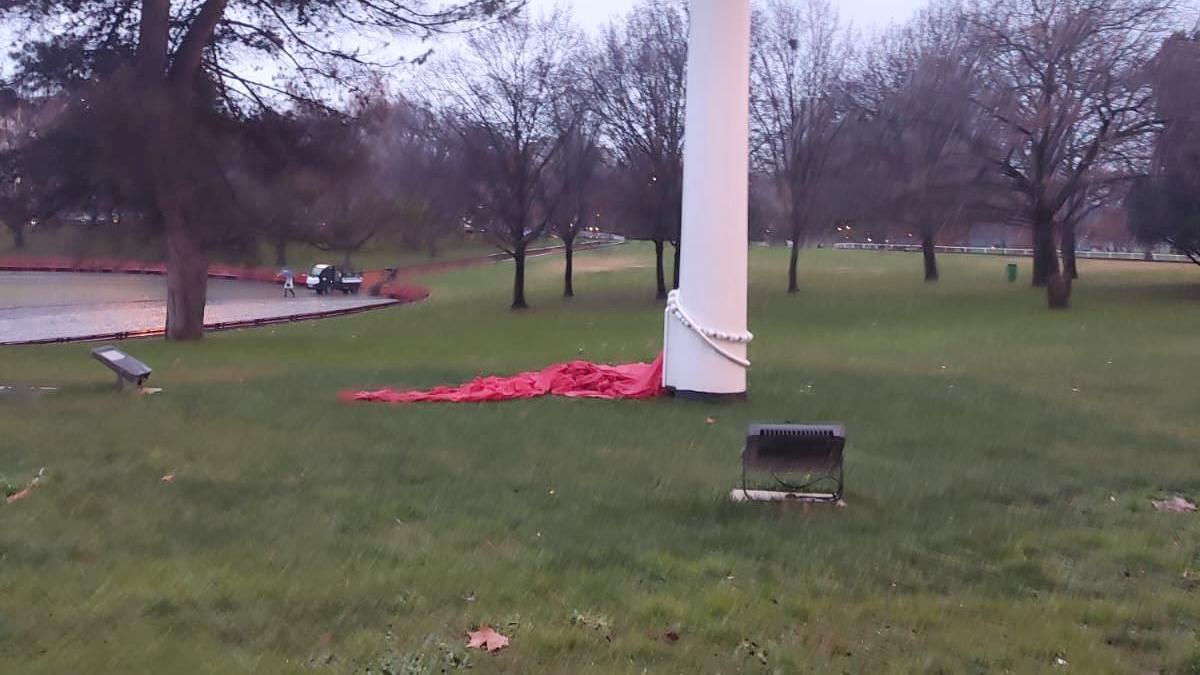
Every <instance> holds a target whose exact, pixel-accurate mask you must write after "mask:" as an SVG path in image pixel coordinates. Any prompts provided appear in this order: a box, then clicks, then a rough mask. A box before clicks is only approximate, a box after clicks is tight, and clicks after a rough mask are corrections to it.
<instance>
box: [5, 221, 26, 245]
mask: <svg viewBox="0 0 1200 675" xmlns="http://www.w3.org/2000/svg"><path fill="white" fill-rule="evenodd" d="M9 229H11V230H12V235H13V248H14V249H22V248H25V224H24V223H17V224H16V225H10V226H9Z"/></svg>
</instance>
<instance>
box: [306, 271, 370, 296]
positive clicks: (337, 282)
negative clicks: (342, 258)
mask: <svg viewBox="0 0 1200 675" xmlns="http://www.w3.org/2000/svg"><path fill="white" fill-rule="evenodd" d="M362 284H363V275H362V272H351V271H344V272H343V271H342V270H340V269H338V268H337V267H334V266H333V265H325V264H321V265H314V266H313V268H312V271H310V272H309V273H308V282H307V285H308V287H309V289H311V290H314V291H316V292H317V295H325V294H326V293H330V292H332V291H341V292H342V294H343V295H349V294H351V293H354V294H356V295H357V294H358V291H359V290H360V289H362Z"/></svg>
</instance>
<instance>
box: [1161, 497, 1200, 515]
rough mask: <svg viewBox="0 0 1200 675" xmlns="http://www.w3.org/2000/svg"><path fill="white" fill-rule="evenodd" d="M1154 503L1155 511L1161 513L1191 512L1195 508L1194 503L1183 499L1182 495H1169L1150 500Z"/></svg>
mask: <svg viewBox="0 0 1200 675" xmlns="http://www.w3.org/2000/svg"><path fill="white" fill-rule="evenodd" d="M1150 503H1151V504H1153V505H1154V510H1155V511H1161V512H1163V513H1192V512H1193V511H1195V510H1196V505H1195V504H1193V503H1192V502H1190V501H1188V500H1186V499H1184V498H1183V497H1171V498H1170V499H1153V500H1151V501H1150Z"/></svg>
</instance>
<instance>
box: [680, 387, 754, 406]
mask: <svg viewBox="0 0 1200 675" xmlns="http://www.w3.org/2000/svg"><path fill="white" fill-rule="evenodd" d="M666 389H667V395H668V396H670V397H672V398H677V399H680V400H682V401H700V402H703V403H745V402H746V392H744V391H742V392H735V393H728V394H714V393H712V392H707V391H690V390H687V389H676V388H675V387H667V388H666Z"/></svg>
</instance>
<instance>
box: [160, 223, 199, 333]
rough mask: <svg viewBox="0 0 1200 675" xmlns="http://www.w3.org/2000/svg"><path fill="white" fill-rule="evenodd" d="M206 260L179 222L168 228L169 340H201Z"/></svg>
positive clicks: (169, 225)
mask: <svg viewBox="0 0 1200 675" xmlns="http://www.w3.org/2000/svg"><path fill="white" fill-rule="evenodd" d="M207 293H208V256H207V254H206V253H205V252H204V250H203V249H202V248H201V247H200V245H199V244H197V243H196V241H195V240H194V239H193V238H192V235H191V233H190V232H188V230H187V229H186V226H185V224H184V223H182V222H175V223H170V224H168V226H167V330H166V337H167V339H168V340H199V339H200V338H202V337H204V304H205V302H206V296H207Z"/></svg>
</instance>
